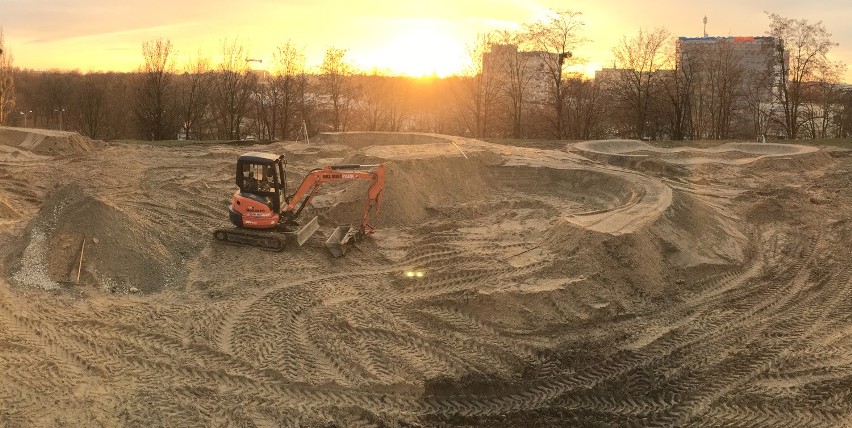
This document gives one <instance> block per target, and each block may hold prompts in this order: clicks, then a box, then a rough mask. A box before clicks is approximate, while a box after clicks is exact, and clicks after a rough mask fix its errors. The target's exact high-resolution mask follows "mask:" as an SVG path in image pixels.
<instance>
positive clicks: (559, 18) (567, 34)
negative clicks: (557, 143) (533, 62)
mask: <svg viewBox="0 0 852 428" xmlns="http://www.w3.org/2000/svg"><path fill="white" fill-rule="evenodd" d="M580 17H581V14H580V12H574V11H570V10H560V11H554V12H552V14H551V16H550V18H549V19H548V20H545V21H538V22H535V23H533V24H531V25H528V26H527V27H526V30H527V33H528V35H529V36H528V37H529V40H530V45H531V46H532V47H533V49H535V51H536V53H537V54H538V55H539V56H540V61H541V62H542V63H543V64H544V66H545V68H546V71H547V75H548V77H549V78H550V79H549V80H550V84H551V87H550V96H551V103H552V105H553V113H554V115H553V121H554V123H553V125H554V128H555V135H556V138H558V139H562V138H564V136H565V126H564V123H563V122H564V117H563V104H564V102H565V94H564V91H563V66H564V64H565V62H566V60H567V61H571V58H572V57H573V53H572V52H573V51H574V50H575V49H576V48H577V47H578V46H579V45H580V44H581V43H582V42H583V41H584V40H583V38H582V37H581V36H580V31H581V30H582V28H583V26H584V23H583V21H582V20H581V18H580Z"/></svg>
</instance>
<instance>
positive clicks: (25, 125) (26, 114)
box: [21, 110, 33, 128]
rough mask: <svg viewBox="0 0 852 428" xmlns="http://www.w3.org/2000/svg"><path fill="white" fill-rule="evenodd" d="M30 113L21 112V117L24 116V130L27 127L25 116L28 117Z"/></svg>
mask: <svg viewBox="0 0 852 428" xmlns="http://www.w3.org/2000/svg"><path fill="white" fill-rule="evenodd" d="M32 112H33V111H32V110H30V111H28V112H26V113H24V112H21V114H22V115H24V128H26V127H27V116H28V115H29V114H30V113H32Z"/></svg>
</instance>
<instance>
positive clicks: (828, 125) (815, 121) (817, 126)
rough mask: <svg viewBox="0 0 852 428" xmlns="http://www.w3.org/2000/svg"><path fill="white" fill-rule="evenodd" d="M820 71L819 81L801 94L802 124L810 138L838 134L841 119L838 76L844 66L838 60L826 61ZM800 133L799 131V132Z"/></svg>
mask: <svg viewBox="0 0 852 428" xmlns="http://www.w3.org/2000/svg"><path fill="white" fill-rule="evenodd" d="M824 67H825V70H822V71H820V75H821V76H822V78H821V79H820V81H818V82H815V83H814V84H813V85H810V87H809V90H808V91H807V92H805V93H803V94H802V101H803V103H802V126H801V127H800V128H799V129H800V130H802V129H804V131H805V132H806V134H807V136H808V137H809V138H812V139H816V138H830V137H834V136H839V135H838V134H839V132H838V131H839V128H840V122H841V121H842V119H841V117H842V114H843V113H842V110H843V105H842V91H841V88H840V76H842V75H843V73H844V72H845V68H846V66H845V65H844V64H842V63H839V62H828V63H827V64H825V65H824ZM800 134H801V133H800Z"/></svg>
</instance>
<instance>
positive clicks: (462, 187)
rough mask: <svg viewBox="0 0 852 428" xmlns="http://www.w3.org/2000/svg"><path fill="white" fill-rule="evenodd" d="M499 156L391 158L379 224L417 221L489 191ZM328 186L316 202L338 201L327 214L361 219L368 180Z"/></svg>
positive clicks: (330, 217) (340, 220)
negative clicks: (402, 159)
mask: <svg viewBox="0 0 852 428" xmlns="http://www.w3.org/2000/svg"><path fill="white" fill-rule="evenodd" d="M378 161H379V160H376V159H373V158H363V157H362V158H357V159H356V158H349V159H347V163H350V162H351V163H375V162H378ZM496 161H497V160H496V158H495V157H488V156H486V157H472V158H469V159H465V158H460V157H455V158H432V159H419V160H410V161H391V162H386V163H385V177H386V185H385V190H384V193H383V200H382V207H381V215H380V216H377V217H374V218H373V223H374V224H375V225H377V226H382V225H385V226H387V225H393V226H404V225H416V224H418V223H420V222H422V221H424V220H426V219H428V218H429V217H430V216H431V215H434V214H435V213H436V212H437V211H440V210H442V209H443V208H445V207H453V206H459V205H462V204H466V203H470V202H471V201H480V200H482V199H483V197H485V196H486V195H488V194H489V192H490V191H489V186H490V185H489V183H488V180H487V178H488V175H489V174H488V172H487V171H488V168H489V166H493V165H495V162H496ZM332 189H333V188H332V186H327V187H325V188H324V189H323V191H322V193H323V194H322V195H321V196H317V198H315V200H314V205H315V206H317V207H323V206H328V205H333V207H332V208H331V209H330V210H329V211H328V212H326V213H324V217H325V218H326V219H327V220H328V221H330V222H333V223H341V224H345V223H349V222H352V223H357V222H359V221H360V215H361V213H363V207H364V200H365V197H366V194H367V191H366V189H367V183H366V182H352V183H346V184H343V185H341V186H339V187H338V189H340V190H337V191H334V190H332Z"/></svg>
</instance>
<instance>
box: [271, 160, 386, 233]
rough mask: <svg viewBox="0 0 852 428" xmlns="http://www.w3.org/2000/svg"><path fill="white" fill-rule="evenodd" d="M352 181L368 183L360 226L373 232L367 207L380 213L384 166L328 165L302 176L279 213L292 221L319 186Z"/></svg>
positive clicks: (383, 185)
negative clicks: (366, 181) (300, 181)
mask: <svg viewBox="0 0 852 428" xmlns="http://www.w3.org/2000/svg"><path fill="white" fill-rule="evenodd" d="M352 180H371V183H370V188H369V189H368V190H367V202H366V206H365V209H364V219H363V221H362V224H361V226H362V228H363V229H365V231H367V232H372V227H371V226H370V225H369V223H368V219H369V213H370V207H371V206H372V205H373V204H375V207H376V214H379V213H380V208H381V203H382V190H384V187H385V165H384V164H378V165H330V166H326V167H323V168H318V169H314V170H312V171H310V172H309V173H308V175H306V176H305V178H304V179H303V180H302V184H300V185H299V188H298V189H296V192H295V193H293V194H292V195H291V196H290V197H288V198H287V205H286V206H285V207H284V208H283V209H282V210H281V211H282V213H284V214H285V215H287V216H288V217H290V219H291V220H294V219H295V218H296V217H298V216H299V214H300V213H301V212H302V209H303V208H304V207H305V206H306V205H307V204H308V203H310V201H311V199H313V197H314V195H316V192H317V189H319V186H320V185H321V184H322V183H331V182H338V181H352Z"/></svg>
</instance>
